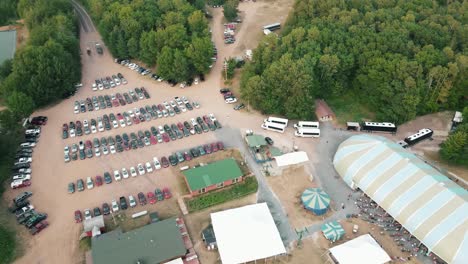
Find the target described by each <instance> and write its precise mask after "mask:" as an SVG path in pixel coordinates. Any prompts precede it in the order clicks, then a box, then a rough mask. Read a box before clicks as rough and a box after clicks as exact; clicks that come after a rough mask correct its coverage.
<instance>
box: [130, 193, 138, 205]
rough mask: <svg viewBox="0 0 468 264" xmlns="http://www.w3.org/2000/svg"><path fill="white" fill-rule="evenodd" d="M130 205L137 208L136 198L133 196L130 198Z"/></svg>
mask: <svg viewBox="0 0 468 264" xmlns="http://www.w3.org/2000/svg"><path fill="white" fill-rule="evenodd" d="M128 204H129V205H130V207H135V206H136V205H137V203H136V200H135V197H133V195H130V196H128Z"/></svg>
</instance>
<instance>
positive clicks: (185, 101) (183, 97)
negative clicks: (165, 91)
mask: <svg viewBox="0 0 468 264" xmlns="http://www.w3.org/2000/svg"><path fill="white" fill-rule="evenodd" d="M182 102H184V104H188V103H189V100H187V97H185V96H182Z"/></svg>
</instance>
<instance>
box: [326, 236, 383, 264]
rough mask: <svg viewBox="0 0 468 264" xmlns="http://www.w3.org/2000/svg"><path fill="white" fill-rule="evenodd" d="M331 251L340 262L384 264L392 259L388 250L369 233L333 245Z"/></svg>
mask: <svg viewBox="0 0 468 264" xmlns="http://www.w3.org/2000/svg"><path fill="white" fill-rule="evenodd" d="M330 253H331V255H332V257H333V258H334V260H336V261H337V262H338V263H339V264H383V263H387V262H389V261H391V258H390V256H389V255H388V254H387V252H385V250H383V249H382V247H380V245H379V244H378V243H377V241H375V239H374V238H373V237H372V236H371V235H369V234H366V235H362V236H360V237H357V238H355V239H353V240H350V241H348V242H346V243H344V244H341V245H339V246H336V247H332V248H330Z"/></svg>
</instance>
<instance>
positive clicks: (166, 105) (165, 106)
mask: <svg viewBox="0 0 468 264" xmlns="http://www.w3.org/2000/svg"><path fill="white" fill-rule="evenodd" d="M163 105H164V108H166V109H169V104H168V103H167V101H164V102H163Z"/></svg>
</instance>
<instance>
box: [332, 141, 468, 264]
mask: <svg viewBox="0 0 468 264" xmlns="http://www.w3.org/2000/svg"><path fill="white" fill-rule="evenodd" d="M333 164H334V166H335V168H336V171H337V172H338V174H339V175H340V176H341V177H342V178H343V180H344V181H345V182H346V183H347V184H348V185H349V186H350V187H351V188H353V189H356V188H359V189H361V190H362V191H363V192H364V193H366V194H367V195H368V196H369V197H370V198H371V199H372V200H374V201H375V202H376V203H377V204H379V205H380V206H381V207H382V208H383V209H385V211H387V213H389V214H390V215H391V216H392V217H393V218H395V219H396V220H397V221H398V222H399V223H401V224H402V225H403V227H405V229H406V230H408V231H409V232H411V234H412V235H413V236H415V237H416V238H417V239H418V240H419V241H421V242H422V243H423V244H424V245H425V246H426V247H427V248H428V249H429V250H430V251H432V252H433V253H435V254H436V255H438V256H439V257H440V258H441V259H443V260H444V261H445V262H447V263H455V264H458V263H467V260H468V191H466V190H465V189H463V188H462V187H460V186H459V185H457V184H456V183H454V182H453V181H451V180H450V179H449V178H448V177H446V176H445V175H443V174H441V173H440V172H439V171H437V170H436V169H434V168H433V167H431V166H429V165H428V164H427V163H426V162H424V161H422V160H421V159H419V158H418V157H416V156H415V155H414V154H412V153H410V152H409V151H408V150H406V149H404V148H402V147H401V146H400V145H398V144H396V143H394V142H392V141H390V140H388V139H386V138H384V137H379V136H371V135H365V134H363V135H355V136H352V137H350V138H348V139H347V140H345V141H344V142H342V143H341V144H340V146H339V147H338V150H337V152H336V154H335V157H334V159H333Z"/></svg>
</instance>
